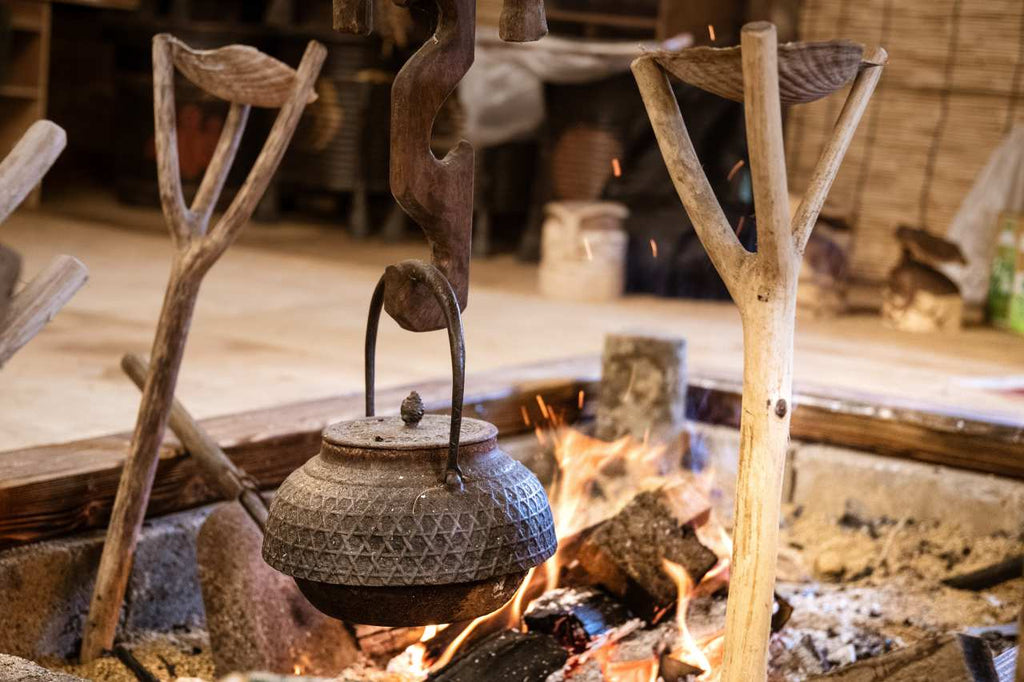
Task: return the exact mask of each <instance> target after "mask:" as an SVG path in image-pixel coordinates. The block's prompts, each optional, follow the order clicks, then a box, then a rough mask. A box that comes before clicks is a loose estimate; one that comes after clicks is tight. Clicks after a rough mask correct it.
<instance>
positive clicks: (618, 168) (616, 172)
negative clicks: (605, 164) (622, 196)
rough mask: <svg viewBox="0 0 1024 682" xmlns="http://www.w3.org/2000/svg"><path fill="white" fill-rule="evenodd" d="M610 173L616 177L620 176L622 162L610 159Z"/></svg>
mask: <svg viewBox="0 0 1024 682" xmlns="http://www.w3.org/2000/svg"><path fill="white" fill-rule="evenodd" d="M612 174H614V175H615V177H617V178H621V177H622V164H621V163H619V160H618V159H612Z"/></svg>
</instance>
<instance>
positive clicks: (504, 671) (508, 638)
mask: <svg viewBox="0 0 1024 682" xmlns="http://www.w3.org/2000/svg"><path fill="white" fill-rule="evenodd" d="M568 659H569V654H568V653H566V651H565V649H563V648H562V647H560V646H559V645H558V642H556V641H555V640H554V639H552V638H551V637H548V636H547V635H541V634H536V633H522V632H516V631H515V630H506V631H504V632H499V633H496V634H494V635H491V636H490V637H488V638H487V639H485V640H483V641H481V642H480V643H479V644H477V645H476V646H473V647H470V648H468V649H466V650H464V651H462V652H461V653H460V654H459V655H458V656H456V657H455V658H454V659H453V660H452V662H451V663H449V664H448V665H446V666H445V667H444V668H442V669H441V670H439V671H438V672H436V673H431V675H430V676H429V677H428V678H427V680H430V681H432V682H480V680H487V681H488V682H532V681H533V680H538V681H539V680H544V679H546V678H547V676H548V675H550V674H551V673H553V672H555V671H556V670H559V669H561V667H562V666H563V665H565V662H566V661H567V660H568Z"/></svg>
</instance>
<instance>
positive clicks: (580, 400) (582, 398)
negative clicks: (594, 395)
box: [576, 389, 586, 410]
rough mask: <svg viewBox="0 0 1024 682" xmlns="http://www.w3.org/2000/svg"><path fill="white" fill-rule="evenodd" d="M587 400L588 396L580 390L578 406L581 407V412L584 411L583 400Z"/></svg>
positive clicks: (577, 398)
mask: <svg viewBox="0 0 1024 682" xmlns="http://www.w3.org/2000/svg"><path fill="white" fill-rule="evenodd" d="M585 398H586V394H584V393H583V390H582V389H580V394H579V395H578V396H576V406H577V407H579V408H580V409H581V410H582V409H583V400H584V399H585Z"/></svg>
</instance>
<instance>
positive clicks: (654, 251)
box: [651, 239, 658, 258]
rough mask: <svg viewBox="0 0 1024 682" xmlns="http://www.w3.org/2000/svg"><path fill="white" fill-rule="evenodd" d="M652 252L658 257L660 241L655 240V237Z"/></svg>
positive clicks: (652, 241)
mask: <svg viewBox="0 0 1024 682" xmlns="http://www.w3.org/2000/svg"><path fill="white" fill-rule="evenodd" d="M651 253H652V254H653V255H654V257H655V258H657V257H658V242H656V241H654V240H653V239H652V240H651Z"/></svg>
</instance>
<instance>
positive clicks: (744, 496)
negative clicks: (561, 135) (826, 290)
mask: <svg viewBox="0 0 1024 682" xmlns="http://www.w3.org/2000/svg"><path fill="white" fill-rule="evenodd" d="M837 46H838V47H837ZM839 48H841V49H839ZM830 49H831V50H838V51H837V52H829V50H826V53H827V54H831V55H832V56H836V57H837V61H836V62H832V61H830V60H829V59H825V60H815V59H809V58H808V57H809V56H810V55H812V54H814V50H811V49H808V46H801V45H799V44H794V45H789V46H783V47H781V48H780V46H779V45H778V41H777V37H776V30H775V27H774V26H773V25H772V24H769V23H767V22H754V23H751V24H747V25H746V26H744V27H743V30H742V32H741V46H740V48H730V50H731V51H720V50H710V49H708V48H704V51H703V52H701V53H699V55H698V59H694V60H687V59H685V58H683V59H679V60H677V61H676V62H675V63H674V64H673V62H672V61H671V60H669V61H665V60H664V59H663V60H662V61H657V60H658V57H657V56H654V57H646V58H642V59H640V60H638V61H637V62H635V63H634V66H633V71H634V74H635V75H636V78H637V83H638V85H639V86H640V91H641V94H642V96H643V98H644V104H645V106H646V107H647V111H648V113H649V115H650V117H651V122H652V125H653V126H654V130H655V134H656V136H657V139H658V143H659V146H660V148H661V150H662V155H663V156H664V158H665V163H666V165H667V166H668V169H669V173H670V175H671V176H672V178H673V181H674V182H675V184H676V187H677V190H678V191H679V195H680V198H681V199H682V200H683V203H684V205H685V206H686V209H687V212H688V213H689V214H690V217H691V220H692V222H693V223H694V225H695V227H696V229H697V234H698V237H700V239H701V241H702V242H703V244H704V247H705V249H706V250H707V251H708V254H709V255H710V257H711V260H712V262H713V263H714V265H715V267H716V268H717V269H718V271H719V273H720V274H721V275H722V277H723V280H724V281H725V283H726V286H727V287H728V288H729V292H730V294H731V295H732V298H733V300H734V301H735V303H736V305H737V307H738V308H739V311H740V316H741V320H742V326H743V352H744V357H743V398H742V405H741V414H742V417H741V419H740V424H739V427H740V461H739V467H738V471H737V480H736V512H735V529H734V534H733V540H734V550H733V559H732V561H733V563H732V579H731V583H730V592H729V604H728V609H727V615H726V639H725V641H726V644H725V654H724V666H723V671H722V679H723V680H724V682H756V681H757V680H764V679H765V677H766V675H767V648H768V637H769V635H770V633H771V615H772V613H771V612H772V604H773V601H774V598H773V595H774V588H775V563H776V558H777V553H778V534H779V516H780V505H781V502H782V487H783V472H784V468H785V461H786V452H787V448H788V443H789V435H790V421H791V418H792V412H793V395H792V386H793V337H794V328H795V315H796V292H797V280H798V277H799V271H800V260H801V257H802V253H803V246H804V244H805V240H806V238H807V234H809V228H808V227H806V226H804V222H807V223H808V224H809V225H813V222H814V220H809V218H810V217H811V215H813V218H814V219H816V218H817V210H820V206H821V203H822V202H823V201H824V197H823V195H824V194H826V193H827V191H828V188H829V187H830V186H831V182H832V180H833V179H834V177H835V173H836V172H837V171H838V168H839V165H840V163H841V161H842V158H843V155H844V154H845V151H846V148H847V147H848V145H849V138H850V137H852V134H853V131H854V129H855V128H856V126H857V124H858V123H859V120H860V115H861V114H862V113H863V109H864V106H865V105H866V99H867V97H869V96H870V91H871V90H873V87H874V83H872V82H870V80H861V81H860V83H859V87H856V86H855V88H854V89H853V90H852V91H851V92H852V94H851V97H853V102H852V103H851V104H850V105H849V107H848V115H847V116H845V117H840V122H839V125H838V126H837V128H836V130H835V131H834V133H833V139H834V144H833V145H832V149H831V151H829V153H828V154H827V155H826V157H825V159H824V160H823V161H822V165H821V172H820V174H819V177H818V179H817V182H816V184H815V185H814V186H813V187H812V188H811V190H810V194H809V198H808V199H807V200H805V204H806V207H805V208H804V210H803V212H802V213H801V214H799V215H798V216H797V218H798V221H796V222H791V221H790V218H789V208H788V190H787V182H786V161H785V159H786V157H785V150H784V148H783V137H782V112H781V105H782V103H788V102H790V101H792V102H799V101H809V100H807V99H805V97H809V96H810V95H811V94H815V93H816V94H815V96H814V97H810V99H814V98H816V97H818V96H824V95H826V94H828V93H829V92H831V91H833V90H835V89H837V88H838V87H840V86H841V85H842V84H843V83H845V82H846V81H847V80H849V78H852V77H853V76H854V74H855V73H857V68H858V67H859V65H860V61H861V49H860V48H859V46H852V45H851V44H845V43H833V44H832V48H830ZM686 52H688V51H684V52H683V53H680V54H685V53H686ZM691 54H692V53H691ZM881 57H882V58H884V52H882V53H881ZM737 60H738V62H739V67H740V68H739V78H738V79H737V63H736V62H737ZM846 62H849V66H848V67H845V68H838V67H837V64H845V63H846ZM823 65H824V66H823ZM680 67H685V69H684V70H683V72H682V76H683V77H684V80H687V82H691V83H693V84H699V86H700V87H703V88H705V89H707V90H710V91H712V92H718V93H719V94H721V95H723V96H727V97H730V98H732V99H736V100H737V101H742V102H743V103H744V110H745V113H746V131H747V141H748V144H747V146H748V150H749V155H750V166H751V177H752V182H753V186H754V207H755V211H756V213H757V238H758V239H757V241H758V246H757V253H754V254H749V253H746V252H745V251H743V250H742V247H739V252H738V251H737V247H738V242H737V241H736V238H735V236H734V235H730V234H727V232H731V230H729V229H728V226H727V225H726V226H724V227H723V225H722V221H723V220H724V219H723V218H720V217H719V216H720V215H721V207H720V206H719V204H718V202H717V199H716V198H715V196H714V194H712V193H711V191H710V189H709V187H708V185H707V179H706V177H705V176H704V172H703V170H702V169H701V168H700V163H699V160H698V159H697V158H696V154H695V152H694V150H693V145H692V143H691V142H690V140H689V136H688V135H687V133H686V128H685V126H684V124H683V123H682V117H681V115H680V113H679V107H678V104H677V103H676V102H675V101H674V98H673V96H672V92H671V88H670V87H669V84H668V81H667V79H666V77H665V75H664V73H661V72H660V70H661V68H664V69H666V70H668V71H673V70H675V71H679V69H680ZM826 67H827V68H826ZM869 68H871V69H879V68H880V67H873V66H872V67H869ZM677 75H680V74H679V73H677ZM872 76H873V78H874V79H875V80H876V81H877V74H872ZM738 87H739V88H742V96H741V97H740V96H738V95H739V94H740V93H737V92H736V90H737V88H738ZM858 98H859V99H858ZM860 100H864V101H860ZM815 207H817V209H815ZM800 221H803V222H800Z"/></svg>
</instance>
